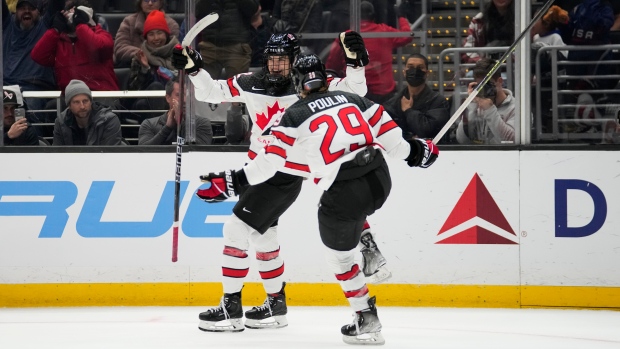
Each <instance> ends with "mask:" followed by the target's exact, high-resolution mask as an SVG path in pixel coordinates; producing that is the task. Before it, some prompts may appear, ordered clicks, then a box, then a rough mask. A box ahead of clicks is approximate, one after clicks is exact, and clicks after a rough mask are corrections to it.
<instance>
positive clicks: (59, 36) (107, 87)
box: [30, 0, 118, 91]
mask: <svg viewBox="0 0 620 349" xmlns="http://www.w3.org/2000/svg"><path fill="white" fill-rule="evenodd" d="M71 5H76V6H75V7H70V8H66V9H65V10H63V11H60V12H57V13H56V14H55V15H54V18H53V21H52V27H51V28H50V29H48V30H47V31H46V32H45V34H44V35H43V37H42V38H41V39H40V40H39V42H38V43H37V44H36V45H35V47H34V49H33V50H32V53H31V54H30V56H31V57H32V59H33V60H34V61H35V62H37V63H38V64H40V65H42V66H44V67H53V68H54V74H55V76H56V86H57V87H56V89H59V90H61V91H64V90H65V89H66V87H67V85H68V84H69V81H71V80H74V79H75V80H81V81H83V82H84V83H85V84H86V85H87V86H88V88H89V89H90V90H91V91H116V90H118V80H117V78H116V74H115V73H114V63H113V60H112V52H113V48H114V40H113V39H112V36H111V35H110V33H108V32H107V31H105V30H103V29H102V28H101V26H100V25H99V24H96V23H95V21H94V20H93V15H94V13H93V9H92V8H91V7H89V6H90V4H89V3H88V2H87V1H86V0H75V1H73V2H72V3H71V4H69V6H71Z"/></svg>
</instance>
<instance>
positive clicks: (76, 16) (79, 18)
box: [73, 8, 91, 27]
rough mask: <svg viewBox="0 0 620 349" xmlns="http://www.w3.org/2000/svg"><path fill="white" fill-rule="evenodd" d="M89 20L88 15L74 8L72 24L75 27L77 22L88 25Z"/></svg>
mask: <svg viewBox="0 0 620 349" xmlns="http://www.w3.org/2000/svg"><path fill="white" fill-rule="evenodd" d="M90 20H91V18H90V15H89V14H88V13H86V12H85V11H82V10H80V9H78V8H76V9H75V12H73V25H75V26H76V27H77V26H78V24H86V25H89V22H90Z"/></svg>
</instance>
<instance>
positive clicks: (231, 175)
mask: <svg viewBox="0 0 620 349" xmlns="http://www.w3.org/2000/svg"><path fill="white" fill-rule="evenodd" d="M200 180H201V181H203V182H210V183H211V186H210V187H209V188H206V189H198V191H196V196H198V197H199V198H200V199H201V200H204V201H206V202H208V203H216V202H222V201H225V200H227V199H229V198H231V197H233V196H238V195H239V193H240V190H242V189H243V188H244V187H245V186H248V185H249V184H248V179H247V177H246V176H245V172H243V170H239V171H235V170H228V171H224V172H218V173H215V172H211V173H209V174H207V175H202V176H200Z"/></svg>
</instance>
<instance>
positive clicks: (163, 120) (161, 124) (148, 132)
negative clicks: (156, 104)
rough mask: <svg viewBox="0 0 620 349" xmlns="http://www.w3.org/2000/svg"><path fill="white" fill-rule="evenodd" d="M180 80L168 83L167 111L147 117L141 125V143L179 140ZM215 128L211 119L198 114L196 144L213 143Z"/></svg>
mask: <svg viewBox="0 0 620 349" xmlns="http://www.w3.org/2000/svg"><path fill="white" fill-rule="evenodd" d="M179 91H180V87H179V82H178V80H177V79H176V78H174V79H172V80H168V82H167V83H166V102H167V103H168V105H169V109H168V111H167V112H165V113H164V114H162V115H161V116H157V117H154V118H151V119H146V120H144V122H142V124H141V125H140V131H139V133H138V138H139V140H138V144H139V145H165V144H173V143H175V142H176V141H177V132H176V131H177V122H176V118H177V116H178V113H179V97H180V92H179ZM183 134H185V119H183V121H181V135H183ZM212 140H213V130H212V128H211V121H209V119H207V118H206V117H204V116H200V115H196V144H211V142H212Z"/></svg>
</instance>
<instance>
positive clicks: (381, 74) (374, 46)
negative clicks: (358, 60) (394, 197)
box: [325, 1, 413, 103]
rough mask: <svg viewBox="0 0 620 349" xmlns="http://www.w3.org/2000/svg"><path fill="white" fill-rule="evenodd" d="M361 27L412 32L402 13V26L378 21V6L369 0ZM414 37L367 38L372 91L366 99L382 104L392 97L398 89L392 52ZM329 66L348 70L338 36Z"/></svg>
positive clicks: (363, 9) (363, 6)
mask: <svg viewBox="0 0 620 349" xmlns="http://www.w3.org/2000/svg"><path fill="white" fill-rule="evenodd" d="M360 7H361V19H362V21H361V23H360V30H361V32H362V33H368V32H407V33H408V32H410V31H411V30H410V27H409V22H408V21H407V19H406V18H405V17H404V16H399V18H398V25H399V27H400V29H396V28H392V27H390V26H389V25H387V24H378V23H375V22H374V18H375V9H374V6H373V5H372V4H371V3H370V2H368V1H362V3H361V4H360ZM411 40H413V37H404V38H403V37H401V38H366V39H364V43H365V44H366V49H367V50H368V56H369V57H370V63H369V64H368V65H367V66H366V67H365V69H366V85H367V86H368V93H367V94H366V98H368V99H370V100H371V101H373V102H375V103H382V102H384V101H386V100H388V99H390V97H392V96H393V95H394V93H395V90H396V83H395V82H394V79H393V77H392V75H393V74H392V51H393V50H394V49H395V48H397V47H401V46H405V45H407V44H408V43H410V42H411ZM325 67H326V68H327V69H332V70H335V71H336V72H341V71H344V68H345V61H344V56H343V54H342V49H340V47H339V43H338V39H336V42H334V44H333V45H332V48H331V51H330V52H329V56H328V57H327V62H326V64H325Z"/></svg>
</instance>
